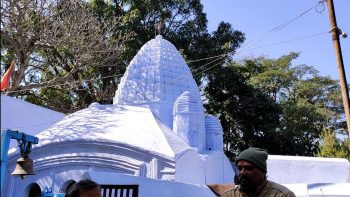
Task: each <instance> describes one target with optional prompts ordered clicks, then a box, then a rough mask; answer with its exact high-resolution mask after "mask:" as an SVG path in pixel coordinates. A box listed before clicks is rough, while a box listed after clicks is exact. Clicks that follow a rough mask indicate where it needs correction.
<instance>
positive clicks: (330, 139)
mask: <svg viewBox="0 0 350 197" xmlns="http://www.w3.org/2000/svg"><path fill="white" fill-rule="evenodd" d="M348 147H349V139H346V140H340V139H337V137H336V136H335V132H333V131H331V130H329V129H323V131H322V143H321V144H320V146H319V151H318V152H317V154H316V156H318V157H338V158H346V159H348V160H349V161H350V149H349V148H348Z"/></svg>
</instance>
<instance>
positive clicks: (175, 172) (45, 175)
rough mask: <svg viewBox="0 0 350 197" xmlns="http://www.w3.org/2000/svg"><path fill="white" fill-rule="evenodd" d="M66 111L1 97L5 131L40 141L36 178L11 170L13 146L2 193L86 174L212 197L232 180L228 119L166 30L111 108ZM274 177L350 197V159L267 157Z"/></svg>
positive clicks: (301, 189)
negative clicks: (210, 109)
mask: <svg viewBox="0 0 350 197" xmlns="http://www.w3.org/2000/svg"><path fill="white" fill-rule="evenodd" d="M63 117H64V115H63V114H60V113H56V112H52V111H50V110H46V109H42V108H40V107H38V106H35V105H32V104H28V103H25V102H20V101H18V100H15V99H14V98H9V97H6V96H3V95H1V128H8V129H12V130H16V129H18V130H19V131H20V132H25V133H27V134H33V135H36V137H38V138H39V144H37V145H35V146H34V147H33V150H32V152H31V153H30V157H31V158H32V159H33V160H34V168H35V171H36V175H34V176H27V177H25V179H23V180H21V179H20V178H19V177H18V176H11V175H10V174H11V172H12V171H13V170H14V168H15V165H16V160H17V159H18V158H19V154H18V151H17V152H15V153H13V151H12V152H11V151H10V155H9V160H8V161H7V169H6V175H5V184H4V186H3V190H2V191H1V197H13V196H16V197H24V196H29V197H31V196H36V195H35V194H36V193H37V192H38V191H39V192H43V191H52V193H55V194H57V195H59V194H62V195H64V193H65V191H66V189H67V188H68V187H69V186H70V185H71V184H72V183H74V182H77V181H79V180H81V179H87V178H88V179H92V180H95V181H96V182H98V183H99V184H106V185H134V184H136V185H138V186H139V195H138V196H139V197H155V196H157V197H158V196H160V197H178V196H181V197H197V196H206V197H211V196H212V197H215V196H216V195H215V194H214V193H213V192H212V191H211V190H210V189H209V188H208V187H207V184H220V183H233V178H234V172H233V169H232V167H231V165H230V162H229V160H228V159H227V157H226V156H225V154H224V153H223V131H222V127H221V124H220V122H219V120H218V119H217V118H216V117H214V116H211V115H205V114H204V110H203V105H202V101H201V99H200V93H199V90H198V87H197V85H196V83H195V81H194V79H193V77H192V74H191V72H190V70H189V68H188V66H187V65H186V63H185V61H184V59H183V58H182V57H181V55H180V54H179V52H178V51H177V50H176V48H175V47H174V46H173V45H172V44H171V43H170V42H168V41H166V40H164V39H162V37H161V36H157V37H156V38H155V39H153V40H151V41H149V42H147V43H146V44H145V45H144V46H143V47H142V48H141V49H140V51H139V52H138V53H137V55H136V56H135V57H134V59H133V60H132V61H131V63H130V65H129V66H128V68H127V70H126V72H125V74H124V76H123V77H122V80H121V83H120V84H119V87H118V90H117V92H116V95H115V98H114V104H113V105H100V104H98V103H92V104H91V105H90V107H88V108H86V109H83V110H80V111H78V112H76V113H73V114H71V115H68V116H65V117H64V118H63ZM62 118H63V120H62ZM57 121H59V122H57ZM54 122H57V123H55V124H54V125H52V126H50V127H49V128H48V125H51V124H52V123H54ZM42 130H44V131H42ZM41 131H42V132H41ZM38 132H40V133H38ZM267 178H268V179H269V180H272V181H276V182H278V183H281V184H284V185H285V186H287V187H288V188H290V189H291V190H292V191H293V192H294V193H295V194H296V196H350V163H349V161H347V160H346V159H340V158H317V157H300V156H278V155H269V158H268V161H267ZM62 195H61V196H62Z"/></svg>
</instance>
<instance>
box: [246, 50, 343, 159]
mask: <svg viewBox="0 0 350 197" xmlns="http://www.w3.org/2000/svg"><path fill="white" fill-rule="evenodd" d="M298 55H299V54H298V53H290V54H288V55H284V56H282V57H280V58H277V59H269V58H264V57H259V58H254V59H250V60H246V61H244V62H243V63H242V64H241V65H240V67H241V68H242V69H241V71H242V75H244V76H246V77H247V80H248V83H249V84H250V85H252V86H253V87H255V88H258V89H260V90H262V91H263V92H264V93H265V94H267V95H269V96H270V98H271V99H273V100H274V101H276V102H277V103H278V105H279V106H280V108H281V109H282V113H281V115H280V117H279V125H278V127H277V128H276V131H275V136H276V137H275V138H272V140H277V142H271V143H274V146H273V147H272V149H269V152H270V153H273V154H289V155H305V156H313V155H314V154H315V153H316V152H317V150H318V143H319V141H320V137H321V131H322V128H327V129H332V130H335V131H338V132H339V133H344V131H345V127H344V120H343V119H342V116H343V114H344V113H343V109H342V107H341V106H342V105H341V96H340V87H339V85H338V83H337V81H336V80H332V79H330V78H329V77H323V76H320V75H319V74H318V72H317V71H316V70H314V69H313V68H312V67H310V66H306V65H297V66H293V65H292V61H293V60H294V59H296V58H297V57H298Z"/></svg>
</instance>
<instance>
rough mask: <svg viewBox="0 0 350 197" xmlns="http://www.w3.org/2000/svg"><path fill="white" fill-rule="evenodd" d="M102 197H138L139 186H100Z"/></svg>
mask: <svg viewBox="0 0 350 197" xmlns="http://www.w3.org/2000/svg"><path fill="white" fill-rule="evenodd" d="M101 192H102V196H103V197H138V195H139V185H101Z"/></svg>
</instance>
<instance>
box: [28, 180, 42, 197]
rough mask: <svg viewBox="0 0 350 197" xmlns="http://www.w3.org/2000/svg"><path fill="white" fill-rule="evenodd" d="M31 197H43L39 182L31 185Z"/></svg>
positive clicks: (29, 193)
mask: <svg viewBox="0 0 350 197" xmlns="http://www.w3.org/2000/svg"><path fill="white" fill-rule="evenodd" d="M28 187H29V191H28V196H29V197H41V188H40V186H39V185H38V184H37V183H32V184H30V185H29V186H28Z"/></svg>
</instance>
